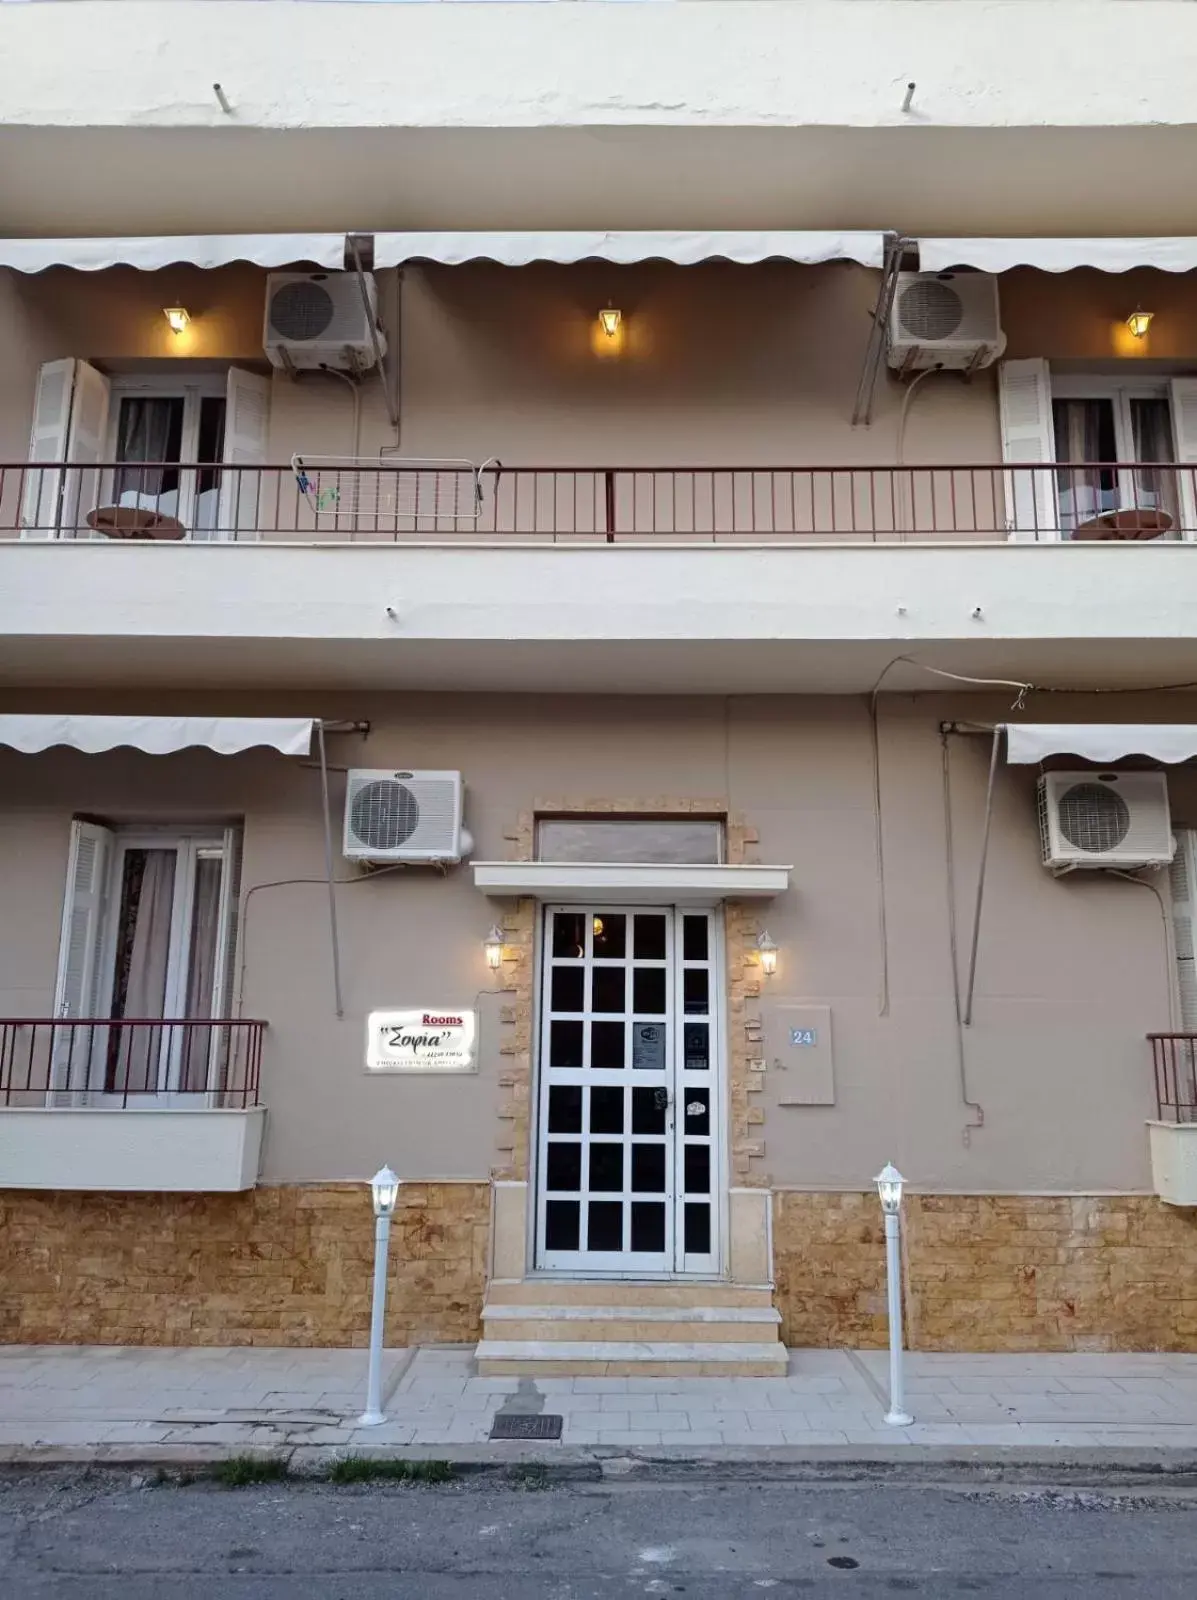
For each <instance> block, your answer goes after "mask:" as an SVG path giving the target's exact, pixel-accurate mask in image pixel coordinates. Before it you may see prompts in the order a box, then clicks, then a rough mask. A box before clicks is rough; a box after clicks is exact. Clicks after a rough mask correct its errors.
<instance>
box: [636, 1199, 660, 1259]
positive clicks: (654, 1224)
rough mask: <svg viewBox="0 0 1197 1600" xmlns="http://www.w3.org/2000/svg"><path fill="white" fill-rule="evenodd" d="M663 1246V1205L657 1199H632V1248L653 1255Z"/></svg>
mask: <svg viewBox="0 0 1197 1600" xmlns="http://www.w3.org/2000/svg"><path fill="white" fill-rule="evenodd" d="M664 1248H665V1206H664V1204H663V1202H661V1201H657V1200H633V1201H632V1249H633V1250H643V1251H650V1252H652V1253H653V1254H654V1255H655V1254H658V1253H659V1252H660V1251H662V1250H664Z"/></svg>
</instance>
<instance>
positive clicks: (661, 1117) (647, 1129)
mask: <svg viewBox="0 0 1197 1600" xmlns="http://www.w3.org/2000/svg"><path fill="white" fill-rule="evenodd" d="M665 1105H666V1102H665V1101H664V1100H663V1099H661V1097H660V1096H659V1095H658V1093H657V1091H656V1090H655V1089H633V1090H632V1132H633V1133H664V1132H665Z"/></svg>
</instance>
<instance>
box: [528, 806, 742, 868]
mask: <svg viewBox="0 0 1197 1600" xmlns="http://www.w3.org/2000/svg"><path fill="white" fill-rule="evenodd" d="M536 859H537V860H538V861H562V862H568V861H595V862H609V863H617V862H626V861H649V862H681V863H686V864H690V865H699V864H706V863H709V864H712V865H718V864H719V863H720V862H722V861H724V860H725V859H726V857H725V854H724V830H723V823H722V822H720V821H718V820H716V819H714V818H705V817H693V818H691V817H686V818H674V817H607V816H602V817H599V816H573V817H541V818H540V820H539V821H538V822H537V825H536Z"/></svg>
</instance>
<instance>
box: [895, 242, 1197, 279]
mask: <svg viewBox="0 0 1197 1600" xmlns="http://www.w3.org/2000/svg"><path fill="white" fill-rule="evenodd" d="M918 247H919V266H920V268H921V269H922V271H923V272H947V271H948V270H949V269H950V268H952V267H975V268H976V269H977V271H978V272H1008V271H1009V270H1010V268H1011V267H1037V268H1038V269H1039V270H1040V271H1041V272H1071V271H1072V270H1073V268H1075V267H1096V268H1097V270H1098V271H1099V272H1129V271H1130V270H1131V268H1132V267H1156V268H1158V269H1159V271H1161V272H1191V271H1192V270H1193V269H1194V268H1197V238H1191V237H1188V236H1185V235H1176V236H1174V237H1171V238H1159V239H920V240H919V241H918Z"/></svg>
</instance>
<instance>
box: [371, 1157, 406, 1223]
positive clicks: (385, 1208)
mask: <svg viewBox="0 0 1197 1600" xmlns="http://www.w3.org/2000/svg"><path fill="white" fill-rule="evenodd" d="M370 1188H371V1190H372V1191H373V1194H374V1215H375V1216H376V1217H389V1216H390V1215H391V1213H392V1212H393V1211H394V1209H395V1202H396V1201H397V1200H398V1198H399V1179H398V1178H397V1177H396V1175H395V1174H394V1173H393V1172H392V1171H391V1169H390V1167H380V1168H379V1169H378V1171H377V1172H376V1173H375V1174H374V1176H373V1177H372V1178H371V1179H370Z"/></svg>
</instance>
